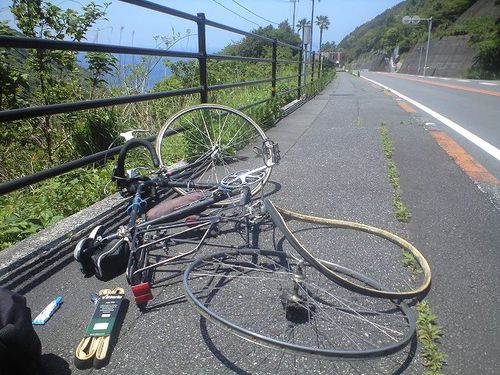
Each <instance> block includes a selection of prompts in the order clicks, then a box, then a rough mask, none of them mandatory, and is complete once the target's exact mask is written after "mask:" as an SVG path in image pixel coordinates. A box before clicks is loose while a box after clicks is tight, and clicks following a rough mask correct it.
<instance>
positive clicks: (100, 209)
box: [0, 194, 127, 281]
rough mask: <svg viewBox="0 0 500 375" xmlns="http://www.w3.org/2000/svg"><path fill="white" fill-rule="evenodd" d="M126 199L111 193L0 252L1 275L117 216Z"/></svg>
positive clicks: (78, 237)
mask: <svg viewBox="0 0 500 375" xmlns="http://www.w3.org/2000/svg"><path fill="white" fill-rule="evenodd" d="M126 201H127V200H126V199H124V198H122V197H121V196H120V195H119V194H114V195H111V196H109V197H107V198H105V199H103V200H102V201H99V202H97V203H95V204H93V205H92V206H90V207H87V208H85V209H83V210H81V211H80V212H77V213H76V214H73V215H71V216H69V217H67V218H65V219H63V220H61V221H59V222H58V223H56V224H54V225H53V226H52V227H50V228H46V229H43V230H42V231H40V232H38V233H36V234H34V235H32V236H30V237H28V238H26V239H24V240H22V241H20V242H18V243H17V244H15V245H13V246H11V247H9V248H8V249H5V250H3V251H1V252H0V278H4V276H5V275H6V274H7V273H9V272H10V271H12V270H14V269H15V268H17V267H19V266H21V265H24V264H26V262H28V261H30V260H32V259H33V258H36V257H37V256H39V255H42V254H45V253H47V252H52V251H57V249H60V248H63V247H64V246H67V245H68V244H70V243H71V242H74V243H76V242H77V241H78V240H79V239H80V238H82V237H83V236H84V235H86V234H87V233H89V232H90V230H91V229H92V228H93V227H94V226H96V225H98V224H101V223H104V222H107V221H109V220H110V219H113V218H115V219H118V218H119V216H120V214H121V212H119V211H118V209H119V208H121V207H124V206H125V204H126ZM0 281H1V280H0Z"/></svg>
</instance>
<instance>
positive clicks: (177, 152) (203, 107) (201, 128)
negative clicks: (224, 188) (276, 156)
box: [156, 104, 272, 206]
mask: <svg viewBox="0 0 500 375" xmlns="http://www.w3.org/2000/svg"><path fill="white" fill-rule="evenodd" d="M166 134H169V135H168V136H166ZM267 140H268V138H267V136H266V135H265V133H264V131H263V130H262V129H261V128H260V127H259V125H257V123H255V121H254V120H252V119H251V118H250V117H249V116H247V115H246V114H244V113H242V112H240V111H238V110H236V109H233V108H230V107H227V106H224V105H220V104H199V105H194V106H191V107H188V108H185V109H183V110H181V111H179V112H177V113H176V114H174V115H173V116H172V117H171V118H170V119H169V120H168V121H167V122H166V123H165V124H163V126H162V128H161V130H160V132H159V134H158V136H157V138H156V153H157V154H158V158H159V161H160V166H161V168H163V169H164V170H167V171H169V170H171V171H175V169H176V168H182V167H183V166H186V165H189V164H190V163H193V162H194V161H198V160H202V158H203V157H205V156H206V155H207V153H210V152H211V151H212V150H215V152H212V154H211V155H210V157H208V158H207V159H206V163H202V164H200V166H199V167H197V168H194V171H192V176H190V178H191V180H192V181H193V182H195V183H206V182H212V183H213V182H216V183H220V182H221V180H222V178H223V177H224V176H227V175H230V174H232V173H235V172H238V171H239V170H245V169H246V170H253V169H255V168H257V167H260V166H262V167H265V169H264V170H263V172H262V176H261V178H260V181H258V182H257V183H255V184H254V185H253V186H250V188H251V194H252V195H255V194H257V193H258V192H259V191H260V190H261V188H262V186H263V185H264V184H265V183H266V182H267V180H268V179H269V176H270V174H271V169H272V165H271V164H272V162H271V155H268V154H267V153H266V154H265V155H262V154H261V155H256V153H255V151H254V149H255V148H257V149H258V150H262V147H263V144H264V142H265V141H267ZM214 180H215V181H214ZM174 190H175V191H177V192H178V193H179V194H182V195H185V194H187V193H188V192H189V190H188V189H185V188H180V187H174ZM238 199H239V197H238V196H236V197H233V198H228V199H225V200H223V201H221V202H218V203H216V204H215V205H217V206H223V205H227V204H229V203H233V202H237V201H238Z"/></svg>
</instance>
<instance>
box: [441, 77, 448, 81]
mask: <svg viewBox="0 0 500 375" xmlns="http://www.w3.org/2000/svg"><path fill="white" fill-rule="evenodd" d="M439 79H442V80H443V81H450V80H451V78H446V77H439Z"/></svg>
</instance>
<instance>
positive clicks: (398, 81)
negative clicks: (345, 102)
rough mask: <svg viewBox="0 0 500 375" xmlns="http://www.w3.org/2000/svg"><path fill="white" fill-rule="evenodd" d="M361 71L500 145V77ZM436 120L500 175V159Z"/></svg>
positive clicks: (496, 175)
mask: <svg viewBox="0 0 500 375" xmlns="http://www.w3.org/2000/svg"><path fill="white" fill-rule="evenodd" d="M361 74H362V76H363V77H366V78H369V79H372V80H374V81H376V82H379V83H381V84H383V85H385V86H388V87H389V88H391V89H394V90H396V91H398V92H400V93H401V94H403V95H405V96H407V97H409V98H411V99H413V100H416V101H417V102H419V103H421V104H423V105H425V106H426V107H428V108H430V109H432V110H434V111H436V112H437V113H439V114H441V115H443V116H445V117H447V118H448V119H450V120H452V121H454V122H455V123H457V124H459V125H460V126H461V127H463V128H465V129H466V130H468V131H469V132H471V133H473V134H475V135H476V136H478V137H480V138H481V139H483V140H484V141H486V142H488V143H489V144H491V145H492V146H494V147H495V148H497V149H500V81H482V80H468V79H455V78H441V77H425V78H424V77H421V76H412V75H405V74H396V73H392V74H391V73H373V72H362V73H361ZM431 121H432V120H431ZM434 122H435V123H436V126H437V127H438V128H439V129H440V130H443V131H445V132H447V133H448V134H449V135H450V136H451V137H452V138H453V139H454V140H455V141H456V142H457V143H458V144H460V145H461V146H462V147H463V148H464V149H465V150H466V151H467V152H469V153H470V154H471V155H472V156H473V157H474V158H476V159H477V160H478V161H479V162H480V163H481V164H482V165H483V166H484V167H486V169H487V170H488V171H489V172H490V173H492V174H493V175H494V176H495V177H496V178H497V179H500V159H497V158H495V157H494V156H492V155H490V154H488V153H487V152H485V151H484V150H483V149H481V148H479V147H477V146H476V145H474V144H473V143H472V142H470V140H468V139H466V138H465V137H463V136H462V135H460V134H458V133H457V132H455V131H454V130H452V129H450V128H449V127H447V126H445V125H443V124H442V123H441V122H439V121H436V120H434ZM498 152H499V153H500V151H498ZM497 157H498V156H497Z"/></svg>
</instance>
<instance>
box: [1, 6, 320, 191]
mask: <svg viewBox="0 0 500 375" xmlns="http://www.w3.org/2000/svg"><path fill="white" fill-rule="evenodd" d="M120 1H122V2H125V3H129V4H133V5H136V6H140V7H143V8H147V9H150V10H154V11H156V12H161V13H165V14H168V15H171V16H174V17H179V18H183V19H185V20H189V21H193V22H196V24H197V28H198V52H197V53H193V52H182V51H171V50H168V51H166V50H161V49H152V48H140V47H129V46H121V45H120V46H117V45H112V44H96V43H87V42H71V41H62V40H61V41H60V40H47V39H37V38H24V37H13V36H5V35H0V48H21V49H40V50H42V49H43V50H66V51H79V52H107V53H118V54H131V55H147V56H158V57H176V58H186V59H197V60H198V66H199V86H196V87H189V88H182V89H177V90H169V91H161V92H151V93H145V94H137V95H128V96H119V97H112V98H104V99H93V100H86V101H78V102H70V103H58V104H49V105H43V106H35V107H27V108H17V109H10V110H5V111H0V121H2V122H4V121H15V120H22V119H27V118H33V117H39V116H48V115H56V114H61V113H68V112H74V111H81V110H88V109H95V108H101V107H107V106H114V105H119V104H127V103H136V102H141V101H149V100H154V99H160V98H168V97H174V96H181V95H190V94H199V95H200V102H202V103H207V102H208V99H209V92H211V91H216V90H223V89H228V88H233V87H243V86H250V85H260V84H264V83H270V84H271V90H270V91H271V95H270V97H269V98H265V99H261V100H258V101H255V102H253V103H249V104H246V105H244V106H242V107H241V108H240V109H242V110H244V109H248V108H251V107H253V106H256V105H260V104H264V103H266V102H268V101H270V100H273V99H274V98H275V97H276V96H278V95H288V94H290V92H292V91H295V90H296V92H297V98H298V99H300V98H301V96H302V90H303V89H304V87H305V85H304V81H305V79H306V78H307V77H305V75H304V74H303V68H302V61H303V57H304V52H305V54H306V56H307V51H304V50H303V48H301V47H299V46H295V45H291V44H287V43H284V42H282V41H280V40H277V39H271V38H268V37H265V36H262V35H257V34H254V33H250V32H247V31H243V30H239V29H236V28H234V27H231V26H227V25H223V24H220V23H218V22H214V21H210V20H208V19H206V18H205V15H204V14H203V13H198V14H197V15H196V16H195V15H191V14H188V13H184V12H181V11H178V10H176V9H172V8H169V7H166V6H163V5H160V4H156V3H153V2H150V1H145V0H120ZM207 26H210V27H214V28H217V29H221V30H225V31H228V32H232V33H236V34H240V35H243V36H245V37H249V38H255V39H259V40H261V41H263V42H266V43H269V44H270V45H271V46H272V57H271V58H255V57H245V56H225V55H216V54H208V53H207V48H206V27H207ZM278 46H281V47H286V48H290V49H292V50H295V51H298V56H299V57H298V59H297V60H285V59H278V58H277V48H278ZM208 60H233V61H234V60H236V61H247V62H263V63H270V64H271V78H268V79H260V80H253V81H244V82H231V83H224V84H218V85H209V84H208V66H207V61H208ZM306 60H307V61H306V62H305V63H306V64H310V65H311V79H310V82H312V81H313V79H314V57H313V58H312V61H308V60H309V59H306ZM278 64H296V65H297V67H298V74H297V75H290V76H283V77H278V76H277V70H278V69H277V65H278ZM319 74H320V72H319V71H318V77H319ZM291 79H297V86H296V87H295V88H292V89H288V90H284V91H282V92H277V91H276V83H277V82H278V81H283V80H291ZM120 149H121V146H118V147H115V148H113V149H111V150H108V151H102V152H99V153H97V154H93V155H89V156H86V157H84V158H81V159H78V160H73V161H70V162H68V163H65V164H61V165H58V166H55V167H53V168H48V169H45V170H43V171H40V172H37V173H35V174H33V175H30V176H26V177H22V178H19V179H16V180H12V181H9V182H6V183H2V184H0V195H2V194H6V193H9V192H11V191H14V190H17V189H20V188H23V187H26V186H29V185H31V184H33V183H36V182H39V181H42V180H45V179H48V178H52V177H55V176H58V175H60V174H63V173H66V172H69V171H71V170H74V169H77V168H80V167H83V166H86V165H89V164H92V163H95V162H99V161H102V160H104V159H105V158H106V157H109V156H112V155H116V154H118V153H119V151H120Z"/></svg>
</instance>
